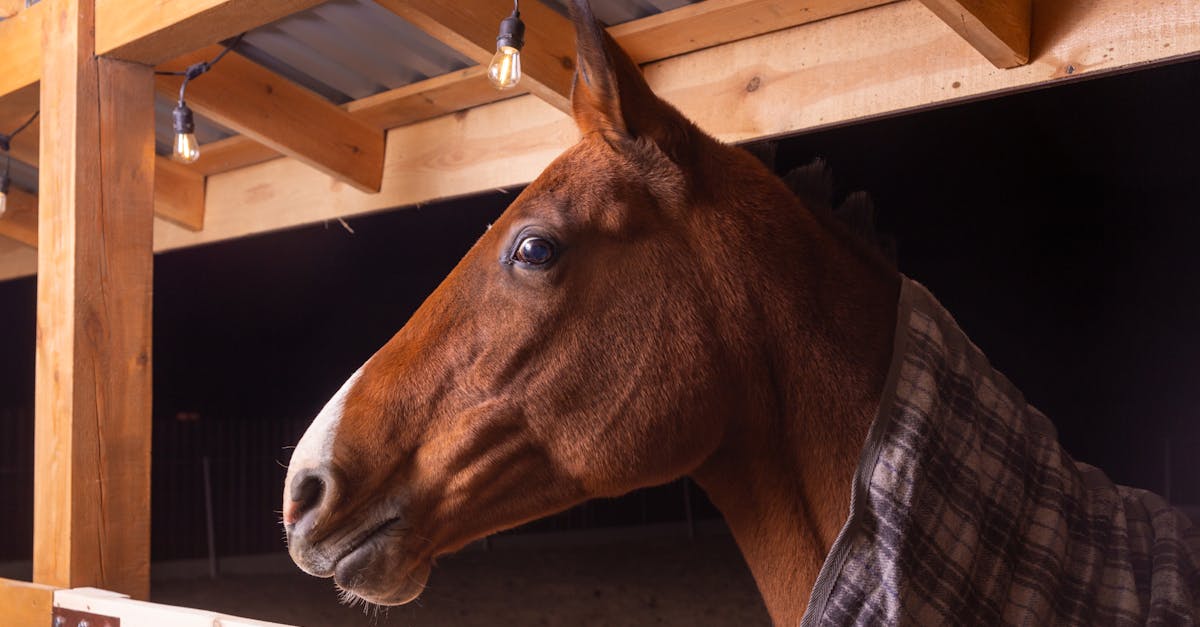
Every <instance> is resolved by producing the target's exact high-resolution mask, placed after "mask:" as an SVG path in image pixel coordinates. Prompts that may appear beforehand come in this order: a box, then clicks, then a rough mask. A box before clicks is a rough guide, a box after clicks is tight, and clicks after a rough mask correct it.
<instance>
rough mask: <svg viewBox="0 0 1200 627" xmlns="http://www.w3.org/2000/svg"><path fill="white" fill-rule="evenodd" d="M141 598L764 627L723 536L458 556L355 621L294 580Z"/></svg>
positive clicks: (441, 621) (383, 612) (260, 609)
mask: <svg viewBox="0 0 1200 627" xmlns="http://www.w3.org/2000/svg"><path fill="white" fill-rule="evenodd" d="M152 596H153V599H152V600H153V601H156V602H159V603H169V604H173V605H183V606H189V607H202V608H205V609H210V610H216V611H220V612H225V613H228V614H234V615H238V616H244V617H247V618H257V619H260V620H270V621H276V622H282V623H289V624H297V625H306V626H310V627H321V626H325V625H376V626H383V625H407V626H413V627H419V626H424V625H453V626H462V627H473V626H483V625H487V626H489V627H492V626H497V625H571V626H576V625H579V626H592V625H595V626H599V625H689V626H692V625H737V626H738V627H751V626H753V625H769V624H770V621H769V620H768V618H767V613H766V609H765V608H764V607H763V604H762V600H761V599H760V598H759V596H758V591H757V590H756V589H755V587H754V582H753V581H752V580H751V578H750V573H749V571H748V570H747V568H746V565H745V563H744V562H743V560H742V557H741V555H740V554H739V553H738V551H737V548H736V547H735V546H734V544H733V540H732V539H731V538H730V537H729V536H727V535H723V536H715V537H700V538H697V539H695V540H687V539H686V538H666V539H662V538H660V539H643V540H625V541H622V542H620V543H609V544H592V545H585V546H571V547H549V548H545V547H543V548H518V547H498V548H495V549H494V550H491V551H482V550H474V551H467V552H464V553H461V554H459V555H454V556H449V557H447V558H444V559H442V560H441V561H439V563H438V566H437V568H435V569H434V573H433V577H432V578H431V579H430V581H429V587H428V588H427V589H426V591H425V593H424V594H423V595H422V596H421V598H420V599H418V600H417V601H416V602H414V603H413V604H410V605H407V606H403V607H393V608H379V609H377V610H376V609H368V610H367V611H366V613H364V610H363V608H361V607H357V608H352V607H347V606H345V605H341V604H340V603H339V602H338V596H337V593H336V592H335V591H334V588H333V584H332V583H331V582H330V581H329V580H325V579H316V578H313V577H309V576H307V575H304V574H303V573H300V572H299V571H295V572H294V573H288V574H271V575H246V574H230V575H223V576H222V577H220V578H218V579H216V580H210V579H208V578H202V579H198V578H191V579H171V580H159V581H155V583H154V588H153V592H152Z"/></svg>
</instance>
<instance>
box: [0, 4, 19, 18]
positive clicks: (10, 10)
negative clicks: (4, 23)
mask: <svg viewBox="0 0 1200 627" xmlns="http://www.w3.org/2000/svg"><path fill="white" fill-rule="evenodd" d="M24 8H25V0H0V20H7V19H9V18H11V17H13V16H15V15H16V14H17V13H20V12H21V10H22V9H24Z"/></svg>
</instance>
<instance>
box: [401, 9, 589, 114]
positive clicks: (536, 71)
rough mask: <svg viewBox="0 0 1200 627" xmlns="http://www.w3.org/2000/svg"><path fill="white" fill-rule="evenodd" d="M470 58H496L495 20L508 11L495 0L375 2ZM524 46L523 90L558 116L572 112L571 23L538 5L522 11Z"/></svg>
mask: <svg viewBox="0 0 1200 627" xmlns="http://www.w3.org/2000/svg"><path fill="white" fill-rule="evenodd" d="M377 2H378V3H379V4H380V5H382V6H384V7H387V8H388V9H390V10H391V11H392V12H393V13H395V14H397V15H399V16H400V17H403V18H404V19H406V20H408V21H409V22H412V23H413V24H414V25H416V26H417V27H418V28H420V29H421V30H423V31H425V32H427V33H429V34H430V35H432V36H433V37H435V38H437V39H439V40H441V41H442V42H443V43H445V44H447V45H449V46H450V47H451V48H454V49H455V50H457V51H458V52H460V53H462V54H463V55H464V56H466V57H468V58H469V59H471V60H473V61H475V62H476V63H479V64H481V65H484V66H486V65H487V64H488V63H489V62H490V61H491V59H492V56H493V55H494V54H496V32H497V30H498V29H499V27H500V20H503V19H504V18H506V17H508V15H509V13H511V11H512V8H511V7H510V6H509V5H508V4H506V3H504V2H496V1H495V0H458V1H457V2H445V0H377ZM521 18H522V20H523V21H524V22H525V47H524V48H523V49H522V50H521V71H522V72H523V74H524V78H522V79H521V83H522V86H523V87H524V88H525V89H528V90H529V91H530V92H531V93H533V94H534V95H536V96H537V97H539V98H541V99H543V100H545V101H546V102H549V103H550V104H551V105H553V106H554V107H555V108H557V109H559V110H560V111H564V112H568V113H569V112H570V110H571V79H572V76H573V73H574V71H575V35H574V32H575V31H574V29H573V28H572V27H571V23H570V22H569V21H567V19H566V18H565V17H563V16H561V15H559V14H558V13H556V12H555V11H554V10H553V9H551V8H550V7H548V6H546V5H545V4H542V3H541V2H526V3H525V4H524V6H522V7H521Z"/></svg>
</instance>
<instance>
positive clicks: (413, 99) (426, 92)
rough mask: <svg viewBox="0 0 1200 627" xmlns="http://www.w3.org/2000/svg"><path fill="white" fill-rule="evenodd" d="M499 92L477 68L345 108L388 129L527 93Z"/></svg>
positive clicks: (367, 99)
mask: <svg viewBox="0 0 1200 627" xmlns="http://www.w3.org/2000/svg"><path fill="white" fill-rule="evenodd" d="M516 89H518V88H514V90H512V91H498V90H497V89H496V88H495V87H492V84H491V83H489V82H488V80H487V67H486V66H483V65H476V66H474V67H469V68H465V69H462V70H459V71H457V72H451V73H449V74H443V75H442V76H435V77H433V78H430V79H427V80H423V81H420V82H417V83H413V84H411V85H405V86H404V87H400V88H398V89H393V90H390V91H385V92H383V93H381V94H376V95H374V96H368V97H366V98H363V99H361V100H355V101H354V102H351V103H348V104H346V105H345V106H346V110H347V111H349V112H350V113H351V114H353V115H354V116H355V117H357V118H358V119H360V120H362V121H364V122H366V123H368V124H371V125H372V126H375V127H377V128H382V129H390V128H395V127H397V126H404V125H405V124H412V123H414V122H420V121H422V120H428V119H430V118H436V117H438V116H440V115H446V114H447V113H455V112H458V111H463V110H466V109H470V108H472V107H477V106H479V105H482V104H487V103H490V102H496V101H497V100H504V99H506V98H513V97H516V96H520V95H522V94H524V93H528V92H526V91H524V90H521V91H516Z"/></svg>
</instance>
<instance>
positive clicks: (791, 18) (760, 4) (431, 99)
mask: <svg viewBox="0 0 1200 627" xmlns="http://www.w3.org/2000/svg"><path fill="white" fill-rule="evenodd" d="M894 1H895V0H830V1H828V2H824V3H821V4H820V5H819V6H813V7H809V6H804V5H800V4H797V3H794V2H789V1H788V0H706V1H705V2H700V3H697V4H690V5H687V6H684V7H681V8H678V9H674V10H671V11H667V12H665V13H659V14H656V15H652V16H649V17H646V18H642V19H638V20H634V21H632V22H628V23H625V24H621V25H618V26H614V27H612V28H610V29H609V32H610V33H612V35H613V36H614V37H615V38H616V39H617V41H619V42H621V45H622V46H625V47H626V50H628V51H629V52H630V54H631V55H632V56H633V58H634V60H635V61H637V62H638V63H649V62H652V61H659V60H661V59H666V58H668V57H673V56H677V55H680V54H686V53H689V52H694V51H696V50H700V49H703V48H708V47H711V46H715V45H719V44H723V43H728V42H730V41H735V40H740V39H745V38H748V37H754V36H757V35H762V34H764V33H770V32H774V31H778V30H784V29H787V28H792V27H794V26H798V25H800V24H806V23H808V22H814V21H816V20H822V19H826V18H829V17H832V16H835V15H842V14H845V13H850V12H852V11H858V10H862V9H866V8H870V7H873V6H879V5H881V4H887V3H888V2H894ZM402 5H403V3H402V2H396V3H395V5H394V6H396V7H401V6H402ZM403 10H405V9H402V8H397V12H400V11H403ZM522 14H523V15H526V16H527V17H528V15H527V14H526V13H525V11H524V10H523V11H522ZM529 19H532V18H529ZM555 20H556V21H561V18H558V17H557V16H556V18H555ZM493 40H494V37H493ZM476 47H478V46H476ZM526 47H527V48H529V46H528V45H527V46H526ZM489 58H490V56H489ZM486 74H487V66H486V65H482V64H481V65H477V66H473V67H469V68H465V69H462V70H458V71H456V72H451V73H449V74H443V75H442V76H436V77H433V78H430V79H427V80H424V81H419V82H416V83H413V84H411V85H405V86H404V87H400V88H397V89H393V90H390V91H386V92H383V93H380V94H376V95H374V96H368V97H367V98H363V99H361V100H356V101H354V102H351V103H348V104H346V105H344V108H345V109H346V111H348V112H349V113H351V114H352V115H354V116H355V117H357V118H359V119H360V120H362V121H363V122H366V123H367V124H370V125H371V126H373V127H375V128H379V129H391V128H396V127H399V126H404V125H406V124H413V123H416V122H420V121H423V120H429V119H432V118H435V117H438V116H441V115H446V114H449V113H456V112H458V111H464V110H467V109H470V108H472V107H477V106H480V105H484V104H488V103H492V102H496V101H498V100H504V99H507V98H512V97H516V96H520V95H522V94H525V93H528V92H527V91H526V89H525V88H524V87H525V85H524V83H522V84H521V85H520V86H518V87H517V88H516V89H513V90H510V91H497V90H496V89H495V88H493V87H492V86H491V83H489V82H488V81H487V77H486ZM279 156H280V153H279V152H278V151H274V150H271V149H269V148H267V147H265V146H262V145H261V144H258V143H256V142H254V141H253V140H251V139H249V138H246V137H231V138H229V139H224V140H221V141H220V142H214V143H213V144H210V145H208V146H205V147H204V151H203V153H202V155H201V157H200V161H198V162H197V163H196V164H194V165H193V166H192V168H193V169H194V170H195V171H197V172H200V173H201V174H204V175H205V176H211V175H213V174H220V173H222V172H228V171H230V170H236V169H238V168H241V167H245V166H248V165H253V164H256V163H261V162H263V161H268V160H270V159H273V158H276V157H279Z"/></svg>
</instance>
